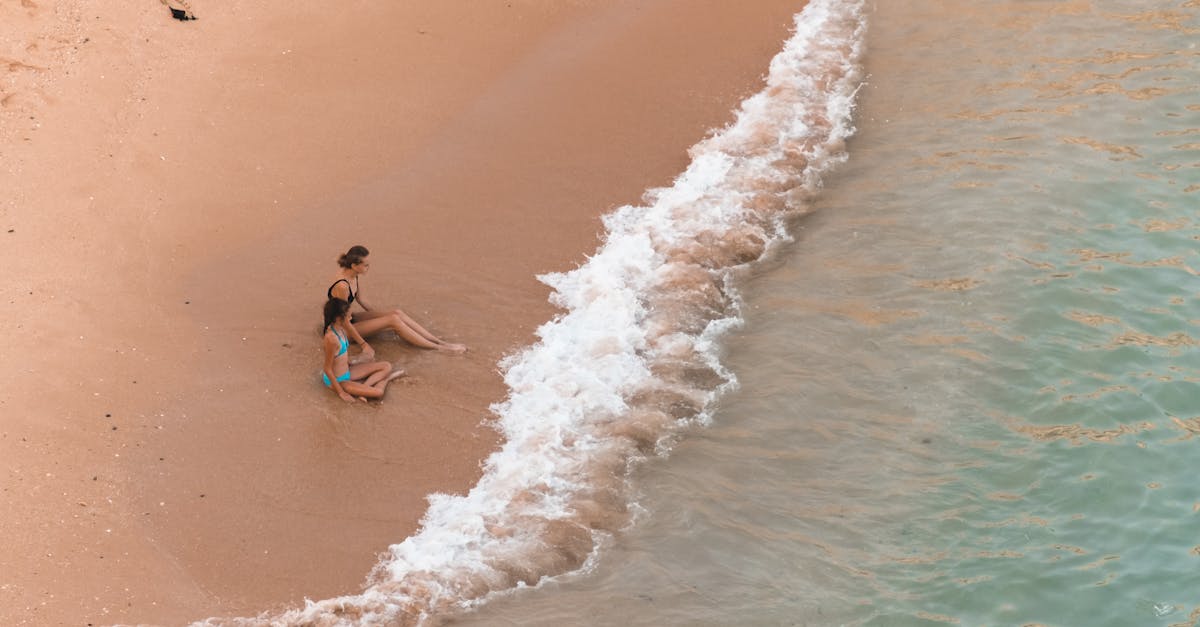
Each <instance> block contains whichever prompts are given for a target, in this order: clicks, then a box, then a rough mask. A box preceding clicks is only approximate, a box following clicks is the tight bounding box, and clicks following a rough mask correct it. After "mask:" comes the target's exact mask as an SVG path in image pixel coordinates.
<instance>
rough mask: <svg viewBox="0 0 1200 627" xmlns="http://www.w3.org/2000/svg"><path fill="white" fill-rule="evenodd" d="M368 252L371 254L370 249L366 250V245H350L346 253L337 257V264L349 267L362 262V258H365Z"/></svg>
mask: <svg viewBox="0 0 1200 627" xmlns="http://www.w3.org/2000/svg"><path fill="white" fill-rule="evenodd" d="M369 254H371V251H369V250H367V247H366V246H351V247H350V250H347V251H346V254H344V255H342V256H341V257H338V265H339V266H341V267H343V268H350V267H352V266H353V265H354V264H356V263H362V260H363V259H366V258H367V255H369Z"/></svg>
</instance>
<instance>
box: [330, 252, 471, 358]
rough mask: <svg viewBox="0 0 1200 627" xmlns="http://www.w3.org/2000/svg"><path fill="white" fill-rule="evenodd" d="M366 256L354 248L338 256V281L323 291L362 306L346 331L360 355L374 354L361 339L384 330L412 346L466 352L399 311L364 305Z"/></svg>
mask: <svg viewBox="0 0 1200 627" xmlns="http://www.w3.org/2000/svg"><path fill="white" fill-rule="evenodd" d="M368 254H370V252H369V251H368V250H367V249H366V247H364V246H353V247H351V248H350V250H348V251H346V254H344V255H342V256H341V257H339V258H338V273H337V278H336V280H335V281H334V282H333V285H330V286H329V289H328V290H326V292H325V295H326V296H327V297H329V298H340V299H342V300H344V301H346V302H347V303H350V304H354V303H358V306H359V307H362V309H363V310H362V311H360V312H358V313H355V314H354V315H353V316H351V323H350V324H348V325H347V327H348V329H347V330H348V331H349V332H350V339H351V340H354V341H355V342H357V343H358V344H360V345H362V349H363V353H364V354H366V355H367V357H368V358H370V357H371V356H372V355H374V354H375V351H374V349H372V348H371V346H370V345H369V344H367V342H366V340H364V339H362V338H363V337H364V336H367V335H374V334H376V333H378V332H380V331H384V330H387V329H391V330H393V331H395V332H396V335H399V336H400V337H401V338H403V339H404V340H405V341H407V342H408V343H409V344H412V345H413V346H419V347H421V348H428V349H432V350H441V351H449V352H453V353H461V352H463V351H465V350H467V347H466V346H463V345H462V344H454V343H451V342H447V341H445V340H443V339H441V338H439V337H437V336H436V335H434V334H432V333H430V332H429V331H428V330H426V329H425V327H422V326H421V325H419V324H417V321H416V320H413V319H412V317H411V316H409V315H408V314H406V313H404V312H403V311H401V310H400V309H375V308H374V307H372V306H371V305H369V304H367V301H366V300H364V299H363V297H362V292H361V291H360V290H359V287H358V277H359V276H361V275H363V274H366V273H367V270H369V269H370V267H371V264H370V263H368V262H367V255H368Z"/></svg>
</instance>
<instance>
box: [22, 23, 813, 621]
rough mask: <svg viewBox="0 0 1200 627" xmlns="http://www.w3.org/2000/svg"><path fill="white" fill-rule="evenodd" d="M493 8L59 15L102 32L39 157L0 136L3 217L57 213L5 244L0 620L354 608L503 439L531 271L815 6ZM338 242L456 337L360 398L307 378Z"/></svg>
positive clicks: (49, 93)
mask: <svg viewBox="0 0 1200 627" xmlns="http://www.w3.org/2000/svg"><path fill="white" fill-rule="evenodd" d="M510 4H511V5H513V6H502V5H495V6H488V7H472V10H470V11H468V10H467V9H463V8H456V7H443V6H438V7H424V6H417V7H413V6H405V7H384V6H373V5H362V6H358V7H355V10H354V11H339V10H335V9H331V8H328V7H322V6H320V5H317V4H315V3H313V4H311V5H304V6H300V7H297V6H295V5H294V4H293V5H284V4H283V3H281V2H261V3H256V4H255V5H254V6H251V7H247V6H239V7H217V6H199V5H195V6H194V7H193V8H194V10H195V12H196V14H197V15H198V16H199V17H200V20H199V21H197V22H188V23H177V22H175V21H174V20H171V19H170V18H169V16H164V15H161V14H159V12H157V11H155V12H138V11H136V9H133V8H128V7H120V6H117V5H115V4H113V6H111V7H110V6H106V7H104V8H105V9H106V10H108V9H111V12H106V13H103V14H102V15H101V16H100V17H99V18H96V19H94V20H92V21H88V20H91V18H92V16H91V12H93V11H96V9H95V8H94V7H93V8H89V9H86V10H85V9H84V8H81V6H80V5H79V4H73V3H62V4H60V5H58V7H56V10H57V11H58V12H59V13H58V14H64V15H68V16H71V15H75V14H78V17H79V21H78V22H77V25H78V29H79V30H78V33H77V34H76V35H74V36H75V37H77V38H85V39H87V40H88V41H87V42H86V43H84V42H83V41H82V39H76V43H75V44H74V45H80V46H85V48H84V49H83V50H82V51H79V52H77V53H76V54H77V56H76V57H75V60H74V61H72V62H71V63H70V64H66V65H64V66H63V67H64V68H67V69H68V70H69V71H70V74H68V75H66V76H64V77H61V78H60V79H59V80H58V82H57V83H54V82H53V81H52V82H51V85H50V86H49V87H47V88H45V89H46V92H45V98H44V100H45V101H44V102H43V103H41V104H40V105H39V104H38V103H37V102H33V104H32V105H30V106H31V107H32V108H31V109H30V111H31V112H33V115H34V116H35V117H36V118H39V119H40V120H42V121H43V123H42V126H41V127H39V128H38V131H37V133H39V134H37V135H35V136H34V141H29V142H25V141H23V140H12V139H10V142H12V141H18V142H21V145H18V146H15V147H13V146H9V147H6V149H5V152H6V153H10V154H11V153H12V152H13V151H16V152H17V154H18V155H19V156H20V157H21V159H22V161H21V169H20V171H15V172H14V171H13V169H10V170H9V171H8V172H7V173H6V174H5V180H4V183H5V184H6V185H9V186H13V187H15V188H16V189H18V193H16V194H14V198H17V199H20V202H21V204H22V205H24V206H27V207H38V208H41V207H47V210H46V212H45V213H44V214H40V212H37V211H33V212H30V211H25V212H21V213H18V212H17V211H15V210H12V209H10V210H9V212H8V214H7V215H5V216H4V217H5V219H6V221H7V222H8V225H0V226H3V227H5V228H4V229H3V230H8V229H13V230H14V232H13V233H9V234H7V235H8V236H9V238H10V241H12V242H14V243H13V245H12V246H11V247H10V248H9V250H8V251H7V252H6V253H4V255H5V257H4V261H5V267H6V268H9V269H10V270H9V271H10V273H12V274H13V275H14V276H18V277H20V280H19V284H18V285H12V286H10V289H8V290H6V292H7V293H6V294H5V295H6V296H10V298H7V299H5V301H8V303H7V306H8V307H9V311H10V324H9V326H8V327H7V330H8V332H7V333H6V336H7V337H6V339H8V340H11V341H9V342H8V343H7V345H6V346H5V348H4V349H0V350H3V351H4V354H5V355H6V356H8V357H10V358H11V359H10V361H9V363H19V362H17V361H14V360H18V359H21V358H22V357H25V356H32V358H28V357H26V358H27V359H29V364H30V366H29V367H28V368H22V369H21V370H20V372H19V374H18V376H17V377H16V378H15V381H14V386H13V389H12V391H11V392H9V393H6V394H5V397H4V398H3V407H5V409H6V415H7V416H8V417H7V418H6V419H5V422H4V424H3V427H2V429H3V438H2V439H0V450H2V451H3V453H4V455H5V457H6V459H10V460H13V461H12V462H11V463H10V466H11V467H10V469H9V470H10V472H9V474H8V481H7V482H6V489H5V491H4V492H3V493H2V494H3V496H2V497H0V498H3V499H4V501H6V502H5V507H6V511H9V512H19V513H18V514H17V515H15V516H10V517H7V518H6V520H5V523H4V524H5V528H4V529H3V530H4V531H6V532H7V533H8V537H11V538H15V539H16V541H15V542H14V543H13V546H10V548H9V550H8V551H6V552H4V553H3V554H0V566H4V570H5V571H6V572H9V573H13V574H10V575H8V578H7V580H5V581H4V582H3V583H2V584H0V607H5V608H8V609H7V611H6V612H4V613H0V616H3V618H5V619H6V620H5V622H6V623H8V624H47V623H77V622H80V621H81V620H82V619H86V620H82V622H100V623H111V622H152V623H156V624H178V623H180V622H186V621H189V620H199V619H203V618H204V617H207V616H230V615H255V614H258V613H259V612H262V611H266V610H270V609H273V608H274V609H277V608H282V607H287V606H295V605H297V604H298V603H300V602H302V600H303V599H304V598H312V599H319V598H326V597H329V596H335V595H339V594H349V593H354V592H356V591H357V590H358V589H359V588H360V586H361V584H362V582H363V580H364V579H365V577H366V576H367V573H368V572H369V571H370V569H371V567H372V566H373V565H374V563H375V556H376V555H377V554H378V553H380V552H381V551H383V550H385V549H386V548H387V546H388V545H389V544H392V543H396V542H399V541H401V540H402V539H403V538H404V537H405V536H406V535H408V534H410V533H412V531H414V530H415V529H416V528H417V525H418V523H419V520H420V516H421V515H422V513H423V512H424V509H425V506H426V502H425V496H426V495H427V494H430V493H432V492H448V493H462V492H464V491H465V490H467V489H469V488H470V487H471V486H472V485H473V484H474V483H475V481H476V480H477V478H478V473H479V462H480V460H482V459H483V458H484V457H485V456H486V455H487V454H488V453H490V452H491V451H492V450H494V448H495V446H496V437H497V435H496V434H495V432H493V431H492V430H491V429H490V428H488V427H487V426H486V424H484V423H485V422H486V420H487V419H488V409H487V408H488V406H489V405H490V404H491V403H494V402H497V401H500V400H502V398H503V397H504V394H505V389H504V386H503V382H502V381H501V380H500V377H499V375H498V373H497V372H496V366H495V364H496V363H497V361H498V360H499V359H500V358H501V357H503V356H504V355H506V354H508V353H511V352H512V351H514V350H516V349H518V348H520V347H522V346H524V345H527V344H529V343H530V342H531V341H533V339H534V337H533V335H532V333H533V331H534V329H535V328H536V327H537V326H538V325H539V324H541V323H542V322H544V321H546V320H548V319H550V318H551V317H552V316H553V315H554V314H555V310H554V308H553V307H552V306H551V305H550V304H549V303H548V302H547V301H546V295H547V294H548V292H549V290H548V288H546V287H545V286H543V285H541V284H540V283H538V282H537V281H536V279H535V275H537V274H540V273H543V272H550V271H558V270H565V269H569V268H570V267H573V266H574V265H575V264H577V263H579V262H580V261H581V260H582V259H583V256H584V255H586V254H588V253H590V252H591V251H592V250H593V249H594V248H595V246H596V243H597V239H596V238H597V235H598V233H599V231H600V225H599V216H600V215H601V214H603V213H605V212H607V211H608V210H611V209H612V208H614V207H616V206H619V205H621V204H626V203H636V202H637V200H638V197H640V195H641V193H642V192H643V191H644V190H645V189H647V188H648V187H654V186H660V185H665V184H667V183H669V181H670V179H671V178H672V177H674V176H675V175H676V174H678V173H679V172H680V171H682V169H683V166H684V165H686V163H687V155H686V149H687V148H688V147H689V146H691V145H692V144H694V143H695V142H696V141H698V140H699V139H701V138H702V137H703V136H704V134H705V132H706V131H707V130H708V129H710V128H714V127H719V126H722V125H724V124H725V123H727V122H729V121H730V120H731V119H732V112H733V109H734V107H735V106H736V105H737V104H738V102H740V101H741V99H742V98H744V97H745V96H746V95H748V94H750V93H753V92H754V91H756V90H757V89H758V88H760V87H761V78H760V77H761V75H762V74H763V73H765V70H766V63H767V61H768V60H769V59H770V58H771V57H772V56H773V55H774V54H775V53H776V52H777V51H778V47H779V45H780V44H781V43H782V41H783V40H784V39H785V38H786V36H787V33H788V31H789V29H790V25H791V17H792V15H794V14H795V13H796V12H798V11H799V10H800V8H802V3H798V2H783V1H779V2H775V1H772V2H769V3H762V4H761V5H759V6H756V7H755V8H754V9H753V10H746V9H731V8H726V7H725V6H724V5H722V4H720V3H717V2H705V3H695V2H687V3H685V2H682V1H681V0H674V1H660V2H655V3H653V4H649V5H647V4H645V3H633V2H621V3H616V4H611V3H600V2H585V3H577V4H574V5H572V6H571V7H568V8H563V7H558V6H555V5H554V3H548V2H547V3H542V2H523V3H522V2H514V3H510ZM797 5H800V6H797ZM64 7H66V8H70V7H74V9H71V10H73V11H75V12H76V13H74V14H73V13H72V12H71V10H63V9H64ZM288 7H290V8H288ZM159 8H160V7H159V5H157V4H154V9H156V10H157V9H159ZM162 13H163V14H165V9H164V10H163V11H162ZM56 15H57V14H56ZM101 18H102V19H101ZM38 19H40V20H43V21H45V19H46V18H45V16H42V17H41V18H38ZM35 21H36V20H35ZM97 23H99V24H100V25H97ZM378 23H388V24H412V25H417V26H416V27H415V28H414V30H413V31H412V32H407V33H406V32H405V30H404V29H399V30H396V29H391V30H386V31H382V32H381V29H378V28H376V27H374V26H373V25H374V24H378ZM497 25H501V26H504V28H497ZM131 33H133V34H137V35H138V36H141V38H142V39H144V40H146V41H144V42H143V43H142V44H136V43H133V44H126V43H122V42H124V41H125V39H127V38H128V37H127V36H128V35H130V34H131ZM251 39H253V41H254V47H253V48H247V47H244V46H242V45H241V44H240V43H239V42H245V41H249V40H251ZM135 41H136V40H135ZM164 42H165V43H164ZM93 45H94V48H95V49H88V48H86V46H93ZM364 60H365V61H364ZM185 61H186V64H185V65H180V64H181V63H184V62H185ZM122 68H130V69H125V70H122ZM122 71H124V72H125V73H126V74H125V75H121V74H120V73H121V72H122ZM214 76H216V77H219V78H217V79H213V78H212V77H214ZM101 77H102V78H101ZM206 77H207V78H206ZM409 86H414V87H411V88H410V87H409ZM56 90H57V91H56ZM83 95H87V96H88V98H83V97H82V96H83ZM139 98H140V99H141V100H138V99H139ZM30 100H31V101H33V100H36V99H33V98H31V99H30ZM297 102H299V103H300V104H296V103H297ZM139 103H140V104H139ZM38 107H40V108H38ZM198 130H203V131H204V132H203V133H198V132H197V131H198ZM78 137H85V138H86V139H84V140H83V141H75V138H78ZM293 142H295V143H294V144H293ZM112 148H115V149H113V150H111V154H112V155H113V156H112V157H108V158H105V157H103V155H105V154H109V152H108V151H109V149H112ZM64 171H66V172H69V173H70V175H69V176H68V177H66V179H67V180H66V181H65V182H64V181H63V180H62V179H63V176H62V173H63V172H64ZM347 207H352V208H353V209H346V208H347ZM347 211H352V212H353V215H354V217H355V221H354V222H349V221H344V220H343V221H331V220H330V219H329V218H330V216H336V215H339V212H347ZM81 216H82V217H81ZM72 224H78V226H75V227H72V226H71V225H72ZM0 235H3V233H0ZM352 244H364V245H366V246H367V247H368V248H370V249H371V251H372V273H371V275H370V276H369V277H366V278H364V283H363V285H364V288H365V289H367V290H369V292H368V293H369V294H370V295H371V300H372V301H373V302H374V303H376V304H377V305H383V306H388V307H395V306H400V307H402V308H404V309H405V310H406V311H408V312H409V313H410V314H412V315H413V316H414V317H416V318H417V319H418V320H419V321H421V322H422V324H426V325H427V326H428V327H429V328H430V329H431V330H432V331H434V332H435V333H437V334H438V335H440V336H442V337H444V338H446V339H449V340H452V341H462V342H465V343H467V344H468V345H469V346H470V347H471V349H472V350H471V352H469V353H468V354H467V355H465V356H461V357H456V356H449V355H439V354H432V353H427V352H422V351H417V350H415V349H412V348H410V347H406V346H404V345H401V344H400V343H398V342H397V341H395V340H383V339H379V340H373V341H372V345H373V346H375V348H376V350H377V351H378V353H379V357H380V358H381V359H388V360H390V361H393V362H395V363H398V364H400V365H401V366H402V367H404V368H406V369H407V370H408V371H409V373H410V378H409V379H408V380H407V381H404V380H402V382H401V383H399V384H396V385H393V386H391V387H390V388H389V393H388V398H387V399H385V401H384V402H383V404H381V405H373V406H372V407H369V408H362V407H348V406H345V405H344V404H342V403H341V401H339V400H338V399H336V398H334V397H333V396H332V395H330V394H328V392H327V391H326V390H325V389H324V388H322V387H321V386H320V384H319V383H318V382H317V377H316V375H315V372H316V370H317V367H318V365H317V364H318V354H319V348H318V342H317V337H316V328H317V326H318V324H319V323H318V319H319V313H318V312H319V306H320V302H321V300H322V298H321V297H322V296H323V293H324V292H323V291H324V288H325V285H326V283H327V281H328V280H329V278H330V277H331V276H332V274H333V272H334V269H335V264H334V262H333V260H334V259H335V258H336V256H337V255H338V254H339V253H340V252H343V251H344V250H345V249H346V248H348V247H349V246H350V245H352ZM43 249H53V250H57V251H62V252H58V253H57V254H56V256H54V257H53V258H52V259H50V260H46V259H39V258H38V254H37V253H38V252H39V251H41V250H43ZM26 288H31V289H26ZM24 291H33V292H34V294H32V295H31V296H34V298H35V299H36V300H35V301H34V302H32V303H31V302H28V301H25V300H18V298H17V297H18V296H27V295H25V294H23V293H22V292H24ZM39 297H40V298H39ZM75 337H78V338H79V339H78V340H75V339H74V338H75ZM243 338H244V339H243ZM47 381H48V382H49V388H50V389H49V390H47V389H46V388H47ZM135 382H136V383H135ZM48 398H49V399H51V400H50V402H47V399H48ZM28 608H36V609H34V611H33V613H30V611H29V609H28ZM10 612H11V615H7V616H6V615H4V614H6V613H10ZM25 621H30V622H29V623H26V622H25Z"/></svg>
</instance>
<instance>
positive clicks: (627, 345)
mask: <svg viewBox="0 0 1200 627" xmlns="http://www.w3.org/2000/svg"><path fill="white" fill-rule="evenodd" d="M863 3H864V2H863V0H813V1H811V2H809V3H808V5H807V6H806V7H805V8H804V10H803V11H802V12H801V13H800V14H798V15H797V16H796V20H795V32H794V34H793V36H792V37H791V38H790V39H789V40H788V41H787V43H786V44H785V47H784V49H783V50H782V51H781V52H780V53H779V54H778V55H776V56H775V58H774V59H773V60H772V61H771V66H770V71H769V75H768V77H767V84H766V87H765V88H764V89H763V90H762V91H761V92H759V93H758V94H756V95H754V96H752V97H750V98H749V99H747V100H746V101H745V102H743V103H742V104H741V106H740V109H739V111H738V113H737V117H736V120H735V121H734V122H733V123H732V124H731V125H729V126H728V127H726V128H724V129H722V130H721V131H720V132H718V133H716V134H714V135H713V136H711V137H710V138H708V139H706V140H704V141H702V142H700V143H699V144H697V145H696V146H694V147H693V148H692V149H691V152H690V155H691V163H690V165H689V166H688V168H687V170H686V171H685V172H683V173H682V174H681V175H680V176H679V177H678V178H677V179H676V180H675V181H674V183H673V184H672V185H671V186H670V187H667V188H661V189H654V190H650V191H649V192H647V193H646V195H645V197H644V203H645V204H644V205H643V206H625V207H621V208H619V209H617V210H616V211H614V212H613V213H611V214H609V215H608V216H606V217H605V219H604V224H605V227H606V230H607V235H606V238H605V241H604V244H603V245H602V246H601V247H600V248H599V249H598V250H597V251H596V253H595V254H594V255H593V256H592V257H591V258H590V259H589V260H588V261H587V263H585V264H584V265H582V266H581V267H579V268H577V269H575V270H572V271H570V272H565V273H561V274H550V275H545V276H542V277H540V278H541V280H542V281H544V282H545V283H546V284H548V285H549V286H551V287H552V288H553V289H554V293H553V295H552V296H551V299H552V301H553V302H554V303H555V304H556V305H558V306H560V307H561V308H562V309H563V310H564V313H562V314H561V315H559V316H558V317H557V318H555V319H554V320H552V321H550V322H548V323H546V324H544V325H543V326H542V327H541V328H540V329H538V331H537V335H538V337H539V340H538V342H537V343H536V344H534V345H532V346H529V347H527V348H525V349H524V350H522V351H521V352H519V353H518V354H515V355H513V356H511V357H509V358H507V359H506V360H504V361H503V362H502V364H501V365H502V367H503V369H504V372H505V381H506V383H507V385H508V387H509V389H510V392H509V396H508V398H507V399H506V400H505V401H503V402H501V403H498V404H496V405H495V406H494V407H493V409H494V411H495V413H496V415H497V416H498V419H497V427H498V428H499V429H500V431H501V432H502V434H503V436H504V444H503V446H502V447H501V449H500V450H498V451H496V452H495V453H494V454H492V455H491V456H490V457H489V458H488V459H487V461H486V462H485V468H484V475H483V477H482V478H481V479H480V481H479V483H478V484H477V485H476V486H475V487H474V488H473V489H472V490H471V491H470V492H469V493H468V494H467V495H465V496H448V495H433V496H431V497H430V507H429V510H428V512H427V513H426V515H425V517H424V519H423V520H422V526H421V529H420V530H419V531H418V532H417V533H416V534H415V535H413V536H411V537H409V538H408V539H406V540H404V541H403V542H401V543H399V544H396V545H393V546H391V547H390V548H389V550H388V551H387V552H386V553H385V555H384V556H383V558H382V559H381V561H380V563H379V564H378V565H377V566H376V567H375V569H374V571H373V572H372V573H371V574H370V577H369V579H368V585H367V587H366V589H365V590H363V592H361V593H360V594H356V595H350V596H343V597H338V598H333V599H327V600H322V601H316V602H312V601H309V602H308V603H307V604H306V606H305V607H304V608H301V609H296V610H292V611H288V612H285V613H282V614H274V615H262V616H259V617H255V618H236V619H218V618H211V619H208V620H206V621H203V622H202V623H199V624H201V625H322V626H333V625H352V624H364V623H366V624H434V623H437V622H439V620H440V619H442V618H444V617H447V616H452V615H453V614H455V613H456V612H458V611H461V610H463V609H466V608H470V607H472V606H474V605H477V604H479V603H482V602H485V601H486V600H487V599H488V598H489V596H490V595H493V594H496V593H500V592H504V591H508V590H512V589H514V588H518V587H521V586H529V585H536V584H538V583H539V582H540V581H542V580H543V579H545V578H548V577H554V576H557V575H562V574H566V573H571V572H576V571H578V570H580V569H582V568H585V567H586V566H587V564H588V562H589V560H591V559H593V558H594V557H595V556H596V554H597V550H598V547H600V546H601V545H602V544H603V542H604V540H605V538H607V537H609V536H611V534H613V533H614V532H616V531H618V530H620V529H621V528H622V527H625V526H627V525H628V524H630V523H631V521H632V517H633V511H634V508H633V506H632V502H631V499H632V495H633V490H632V489H631V488H630V486H629V485H628V483H627V477H628V469H629V467H630V464H631V463H632V462H635V461H636V460H638V459H642V458H644V457H646V456H648V455H654V454H658V453H661V452H663V451H664V450H666V449H667V448H669V442H670V441H671V439H672V437H673V436H675V435H676V434H677V432H678V431H679V429H680V427H681V426H682V425H686V424H688V423H689V422H692V421H696V420H700V421H703V420H706V419H707V413H706V412H707V411H708V410H709V408H710V407H711V405H712V403H713V400H714V399H715V398H716V397H717V396H718V395H720V393H721V392H723V391H724V390H726V389H727V388H728V387H729V386H732V385H734V384H735V379H734V377H733V376H732V374H731V373H729V372H728V371H726V370H725V369H724V368H723V367H722V365H721V363H720V361H719V348H720V344H719V340H720V338H721V336H722V335H723V334H724V333H725V332H726V331H728V330H729V329H730V328H731V327H733V326H735V325H737V324H738V323H739V322H740V317H739V314H738V299H737V296H736V294H735V293H734V291H733V286H732V284H731V272H732V271H733V270H734V269H735V268H738V267H739V266H743V265H745V264H748V263H751V262H754V261H755V260H757V259H759V258H760V257H762V255H763V254H764V252H765V251H766V250H767V249H768V247H770V246H771V245H772V243H774V242H778V241H783V240H786V239H787V238H788V235H787V232H786V228H785V223H786V218H787V217H789V216H792V215H796V214H797V213H800V212H804V211H806V210H807V208H808V206H809V204H810V201H811V198H812V196H813V195H814V194H815V193H816V192H817V191H818V189H819V187H820V184H821V177H822V175H823V174H824V173H826V172H827V171H828V170H829V169H830V168H832V167H833V166H835V165H837V164H838V163H840V162H842V161H844V160H845V159H846V157H847V155H846V152H845V146H844V144H845V140H846V139H847V138H848V137H849V136H850V135H851V134H852V133H853V131H854V129H853V126H852V112H853V109H854V100H855V95H856V93H857V90H858V87H859V85H860V83H861V66H860V57H861V55H862V52H863V47H864V45H865V44H864V37H865V29H866V19H865V9H864V6H863Z"/></svg>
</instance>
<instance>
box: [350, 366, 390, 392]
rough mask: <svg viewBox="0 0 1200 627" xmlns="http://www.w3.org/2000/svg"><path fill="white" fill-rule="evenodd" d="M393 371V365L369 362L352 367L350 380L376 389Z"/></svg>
mask: <svg viewBox="0 0 1200 627" xmlns="http://www.w3.org/2000/svg"><path fill="white" fill-rule="evenodd" d="M391 371H392V365H391V364H389V363H388V362H386V361H369V362H367V363H363V364H354V365H353V366H350V380H351V381H362V382H363V384H364V385H369V386H371V387H375V384H376V383H379V382H380V381H382V380H383V379H384V378H385V377H387V376H388V373H389V372H391Z"/></svg>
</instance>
